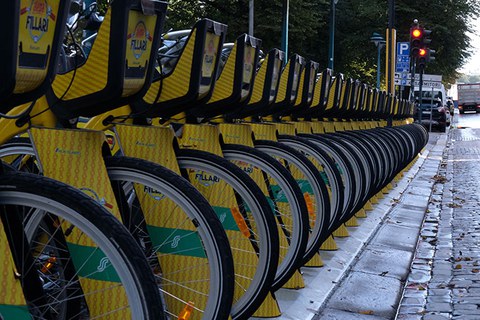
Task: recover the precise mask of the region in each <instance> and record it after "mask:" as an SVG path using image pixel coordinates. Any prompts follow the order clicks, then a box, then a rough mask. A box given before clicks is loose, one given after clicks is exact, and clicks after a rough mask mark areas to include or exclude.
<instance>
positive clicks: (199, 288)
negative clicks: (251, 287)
mask: <svg viewBox="0 0 480 320" xmlns="http://www.w3.org/2000/svg"><path fill="white" fill-rule="evenodd" d="M28 144H29V141H28V139H23V138H22V139H20V140H18V139H17V140H16V141H13V142H11V143H9V144H7V145H4V146H2V147H1V148H0V158H3V159H6V158H8V159H9V160H10V162H12V164H13V165H14V166H15V167H17V168H22V169H28V170H37V169H38V168H36V167H35V164H31V163H32V162H34V161H33V159H34V158H33V157H28V155H30V156H32V155H33V150H32V149H31V146H30V150H29V146H28ZM19 153H21V154H19ZM104 160H105V165H106V167H107V171H108V174H109V178H110V179H111V182H112V187H113V189H114V193H115V196H116V200H117V203H118V205H119V208H120V211H121V215H122V220H123V223H124V224H125V225H126V226H127V228H128V229H129V230H130V232H131V233H132V234H133V235H134V237H135V239H136V240H137V242H138V243H140V244H141V246H142V248H143V250H144V252H145V253H146V254H147V257H148V259H149V262H150V265H151V267H152V269H153V270H154V274H155V277H156V280H157V283H158V284H159V287H160V289H161V292H162V297H163V301H164V305H165V306H164V307H165V312H166V313H167V314H168V315H169V316H173V317H176V316H178V315H179V314H180V313H181V312H182V310H183V309H184V308H185V307H187V306H188V307H191V308H192V311H193V312H192V313H191V315H190V319H227V318H228V316H229V314H230V308H231V304H232V295H233V277H234V276H233V262H232V254H231V251H230V248H229V246H228V240H227V238H226V234H225V231H224V230H223V228H222V226H221V224H220V222H219V220H218V218H217V217H216V215H215V213H214V212H213V210H212V208H211V206H210V205H209V204H208V202H207V201H206V200H205V198H203V197H202V195H201V194H200V193H199V192H198V191H197V190H196V189H195V188H194V187H193V186H192V185H191V184H189V183H188V181H186V180H185V179H183V178H182V177H180V176H178V175H177V174H175V173H173V172H171V171H170V170H168V169H166V168H163V167H161V166H159V165H157V164H154V163H151V162H148V161H145V160H140V159H134V158H128V157H123V156H122V157H106V158H105V159H104Z"/></svg>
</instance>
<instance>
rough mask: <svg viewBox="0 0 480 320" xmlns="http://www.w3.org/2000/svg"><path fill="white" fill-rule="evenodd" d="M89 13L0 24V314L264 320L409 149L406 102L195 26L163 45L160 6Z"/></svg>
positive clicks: (222, 30) (69, 9)
mask: <svg viewBox="0 0 480 320" xmlns="http://www.w3.org/2000/svg"><path fill="white" fill-rule="evenodd" d="M97 9H99V8H97V5H96V3H93V4H90V5H88V6H86V5H85V4H84V3H82V1H81V0H73V1H70V0H19V1H7V3H6V4H4V10H2V11H1V12H0V15H2V17H1V19H0V24H1V25H2V27H3V30H10V31H9V32H6V33H3V34H2V38H3V41H2V42H3V44H4V49H3V50H2V51H1V52H0V55H1V58H2V59H1V62H0V64H1V68H0V81H1V86H0V102H1V107H0V159H1V160H2V163H1V164H2V166H0V170H1V172H0V208H1V209H0V250H1V251H0V252H1V254H2V262H1V263H0V276H1V284H0V285H1V287H2V290H0V318H1V319H15V320H18V319H97V318H98V319H128V318H134V319H181V320H187V319H204V320H210V319H248V318H251V317H252V316H255V317H277V316H280V315H281V310H280V307H279V305H278V303H277V301H276V299H275V291H277V290H279V289H280V288H289V289H300V288H302V287H304V286H305V283H304V280H303V277H302V273H301V272H300V270H301V268H303V267H321V266H322V264H323V262H322V260H321V256H320V254H319V252H320V250H335V248H336V244H335V237H344V236H348V229H347V228H346V226H354V225H356V223H357V219H358V218H362V217H365V215H366V214H367V213H366V212H367V211H368V210H369V209H371V208H372V205H373V204H375V203H376V202H377V201H378V199H379V198H380V197H382V195H383V193H385V192H388V189H389V186H390V185H391V182H392V181H393V180H394V179H395V178H396V177H399V176H401V174H402V171H403V170H405V169H406V168H408V166H409V165H410V164H411V163H412V161H414V160H415V158H416V156H417V154H418V153H419V152H420V151H421V149H422V148H423V147H424V146H425V144H426V142H427V140H428V134H427V132H426V131H425V129H424V128H423V127H422V126H420V125H417V124H414V123H412V121H411V117H412V114H413V111H414V109H413V104H411V103H410V102H408V101H404V100H400V99H398V98H397V97H394V96H392V95H388V94H386V93H385V92H383V91H379V90H377V89H373V88H370V87H369V86H367V85H365V84H363V83H361V82H359V81H354V80H352V79H348V78H345V77H344V76H343V75H341V74H337V75H333V74H332V73H331V71H330V70H323V71H321V70H320V68H319V64H318V63H316V62H314V61H307V60H306V59H304V58H303V57H302V56H300V55H297V54H294V55H292V56H291V57H289V58H288V59H287V57H286V56H285V54H284V53H283V52H282V51H280V50H277V49H272V50H270V51H268V52H266V53H264V52H263V51H262V50H261V40H260V39H257V38H254V37H252V36H248V35H245V34H244V35H241V36H239V37H238V38H237V39H236V40H235V42H234V43H226V42H225V38H226V32H227V26H226V25H224V24H221V23H218V22H215V21H212V20H209V19H202V20H199V21H198V22H197V23H196V24H195V25H194V26H193V27H192V28H191V29H189V30H181V31H171V32H167V33H162V32H163V30H162V29H163V24H164V22H165V19H166V10H167V4H166V3H165V2H161V1H152V0H114V1H113V0H112V1H110V3H109V6H108V10H107V11H106V13H105V14H104V15H103V16H101V15H99V14H98V12H97ZM85 30H87V31H89V33H88V36H86V34H87V33H86V32H84V31H85ZM387 124H388V125H387Z"/></svg>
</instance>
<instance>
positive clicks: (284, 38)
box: [282, 0, 290, 63]
mask: <svg viewBox="0 0 480 320" xmlns="http://www.w3.org/2000/svg"><path fill="white" fill-rule="evenodd" d="M289 7H290V4H289V0H283V10H282V11H283V16H282V22H283V23H282V51H283V52H285V57H287V59H285V63H286V61H287V60H288V15H289Z"/></svg>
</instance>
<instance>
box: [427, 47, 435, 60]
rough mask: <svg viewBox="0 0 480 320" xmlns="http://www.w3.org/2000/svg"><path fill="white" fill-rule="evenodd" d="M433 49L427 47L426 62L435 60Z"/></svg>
mask: <svg viewBox="0 0 480 320" xmlns="http://www.w3.org/2000/svg"><path fill="white" fill-rule="evenodd" d="M435 53H436V52H435V50H433V49H430V48H427V62H431V61H434V60H435Z"/></svg>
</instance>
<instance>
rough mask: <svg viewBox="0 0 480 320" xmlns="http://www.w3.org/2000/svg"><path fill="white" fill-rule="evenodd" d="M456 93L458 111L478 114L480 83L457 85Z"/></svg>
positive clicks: (479, 110) (479, 109) (479, 108)
mask: <svg viewBox="0 0 480 320" xmlns="http://www.w3.org/2000/svg"><path fill="white" fill-rule="evenodd" d="M457 92H458V111H459V112H460V113H462V114H463V113H464V112H465V111H475V112H477V113H478V112H480V83H459V84H457Z"/></svg>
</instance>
